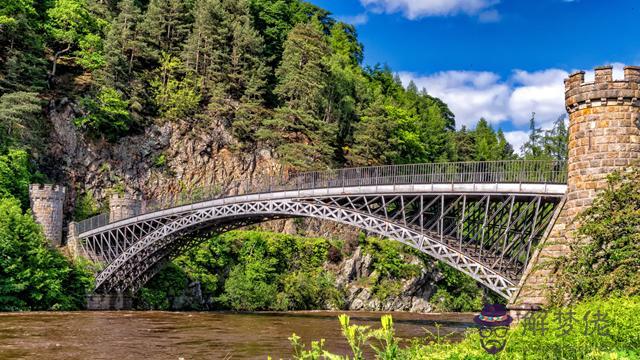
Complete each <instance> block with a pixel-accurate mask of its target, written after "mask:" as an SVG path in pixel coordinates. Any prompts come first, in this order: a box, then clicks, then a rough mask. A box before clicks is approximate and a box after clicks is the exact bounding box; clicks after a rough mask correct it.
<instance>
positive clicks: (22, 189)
mask: <svg viewBox="0 0 640 360" xmlns="http://www.w3.org/2000/svg"><path fill="white" fill-rule="evenodd" d="M33 179H34V176H33V175H32V174H31V164H30V163H29V155H28V154H27V152H26V151H25V150H19V149H9V150H7V151H6V153H5V154H2V155H0V198H16V199H18V200H19V201H20V204H21V205H22V208H23V209H28V208H29V184H31V182H32V180H33Z"/></svg>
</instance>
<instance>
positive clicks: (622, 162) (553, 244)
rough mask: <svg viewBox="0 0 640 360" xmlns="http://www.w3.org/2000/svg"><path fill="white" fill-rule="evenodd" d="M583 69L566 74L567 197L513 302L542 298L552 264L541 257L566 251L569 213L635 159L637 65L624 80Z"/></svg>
mask: <svg viewBox="0 0 640 360" xmlns="http://www.w3.org/2000/svg"><path fill="white" fill-rule="evenodd" d="M584 74H585V73H584V71H580V72H576V73H574V74H571V75H570V76H569V78H568V79H566V80H565V104H566V107H567V112H568V113H569V161H568V166H569V169H568V171H569V172H568V179H567V185H568V187H567V196H566V201H565V203H564V206H563V208H562V210H561V212H560V214H559V216H558V218H557V220H556V222H555V225H554V226H553V228H552V230H551V232H550V234H549V236H548V237H547V239H546V240H544V243H543V244H542V245H541V250H539V251H538V253H537V254H535V255H534V258H533V259H532V261H531V264H530V265H529V267H530V269H528V270H527V271H526V272H525V275H524V277H523V281H522V283H521V285H522V286H521V290H520V292H519V294H517V295H516V298H515V303H516V304H544V303H545V295H546V293H545V290H546V289H547V288H548V287H549V286H550V285H551V284H552V283H553V275H552V271H553V270H552V269H551V268H550V267H549V266H544V263H545V262H547V261H548V260H550V259H554V258H558V257H561V256H566V255H567V254H568V253H569V251H570V249H569V245H568V244H569V242H570V241H571V239H572V238H573V232H574V230H575V228H576V223H575V221H574V219H575V218H576V215H578V214H579V213H580V212H582V211H583V210H584V209H586V208H588V207H589V206H590V205H591V203H592V201H593V199H594V197H595V196H596V193H597V192H598V190H602V189H604V188H605V187H606V185H607V180H606V178H607V175H608V174H610V173H612V172H614V171H616V170H624V169H625V168H627V167H629V166H630V165H632V164H634V163H636V162H637V161H638V159H640V128H639V126H640V123H639V122H638V121H639V119H640V117H639V115H640V67H635V66H628V67H625V69H624V80H613V68H612V67H611V66H603V67H598V68H596V69H595V79H594V81H593V82H588V83H587V82H585V81H584ZM532 265H533V266H532ZM538 265H539V266H538Z"/></svg>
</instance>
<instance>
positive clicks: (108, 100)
mask: <svg viewBox="0 0 640 360" xmlns="http://www.w3.org/2000/svg"><path fill="white" fill-rule="evenodd" d="M363 64H364V49H363V45H362V44H361V43H360V42H359V41H358V37H357V33H356V30H355V28H354V27H353V26H351V25H348V24H345V23H342V22H339V21H337V20H335V19H334V18H333V17H331V15H330V14H329V13H328V12H327V11H326V10H323V9H321V8H319V7H317V6H314V5H312V4H309V3H306V2H303V1H300V0H273V1H272V0H45V1H35V0H5V1H3V2H2V5H1V6H0V197H1V198H2V199H3V200H2V201H3V202H2V203H1V204H0V210H2V209H5V210H2V211H6V212H7V214H10V215H11V216H9V215H7V216H6V217H2V219H0V225H1V226H2V229H3V231H5V233H6V234H5V235H3V237H2V238H1V239H0V240H1V241H4V242H3V243H1V246H0V261H4V260H3V259H10V261H11V263H9V262H7V263H6V264H5V263H2V264H0V272H1V271H4V272H5V273H2V277H1V279H3V280H2V281H5V280H4V279H9V280H6V281H7V284H5V283H2V282H1V281H0V308H3V309H18V308H22V309H28V308H38V309H40V308H43V309H46V308H70V307H73V306H72V305H71V303H72V300H70V299H62V298H61V299H57V298H56V299H50V300H47V301H46V302H43V301H38V300H37V299H28V301H26V302H25V301H23V302H15V301H14V300H15V299H16V298H19V299H24V298H26V297H27V295H25V294H28V293H29V292H30V291H32V290H29V289H31V287H32V286H35V285H34V284H35V283H33V281H35V280H34V278H32V277H30V276H28V273H29V272H30V271H34V269H47V267H48V266H49V267H51V269H54V268H55V269H58V270H59V271H58V270H56V271H53V270H52V271H51V274H53V275H51V276H53V278H52V279H51V281H50V282H49V283H46V284H49V285H47V286H52V287H55V289H57V291H59V293H65V292H68V293H73V294H77V293H78V288H79V287H78V286H76V285H77V283H76V282H74V281H73V280H72V279H73V278H78V277H82V276H84V275H82V272H79V270H78V269H76V268H75V267H70V266H69V265H68V264H66V265H64V264H63V263H62V262H60V261H59V260H60V259H59V258H58V257H56V256H58V254H55V251H54V250H50V249H46V247H45V242H44V237H43V236H42V234H41V232H40V231H39V229H38V227H37V226H35V225H34V223H33V219H32V218H31V217H30V216H29V215H28V213H27V210H28V207H29V202H28V184H29V183H34V182H60V183H63V184H64V185H65V186H67V189H68V194H69V196H68V197H69V199H67V201H68V203H69V204H67V214H66V218H67V220H82V219H84V218H86V217H89V216H92V215H95V214H96V213H98V212H100V211H101V210H103V209H104V208H105V206H106V202H107V201H108V200H107V198H108V194H109V192H124V191H125V190H131V189H134V190H135V191H138V192H143V193H145V192H146V191H145V190H149V189H151V190H149V191H147V192H146V194H145V195H157V194H158V193H162V192H163V190H162V188H165V187H170V186H169V185H171V186H172V188H171V189H170V191H173V193H176V192H181V191H186V190H189V189H192V188H193V187H195V186H199V185H208V184H210V183H211V182H215V181H220V179H232V178H233V177H235V178H240V177H247V176H251V177H253V176H254V175H256V176H257V175H259V174H260V173H264V172H260V171H262V168H261V169H260V171H258V170H256V168H258V167H259V166H257V165H256V160H255V158H256V157H258V156H257V155H256V154H261V151H262V150H266V151H267V152H268V154H273V159H272V158H271V155H269V157H268V160H269V161H271V160H274V161H275V162H276V163H278V164H280V165H279V166H283V167H284V168H286V169H288V170H294V171H295V170H310V169H324V168H329V167H344V166H359V165H377V164H396V163H411V162H434V161H467V160H500V159H512V158H517V157H519V156H524V157H526V158H534V159H548V158H556V159H562V158H564V157H565V156H566V155H565V147H566V129H565V128H564V122H563V119H562V118H560V119H559V121H558V122H557V123H556V126H555V128H554V129H553V130H551V131H546V132H544V131H541V130H540V129H539V128H537V127H536V125H535V121H534V120H533V118H532V122H531V136H530V139H529V141H528V142H527V144H526V145H525V146H524V147H523V149H522V155H518V154H516V152H514V149H513V148H512V147H511V146H510V145H509V143H508V142H507V141H506V139H505V136H504V134H503V132H502V131H501V130H495V129H493V128H492V127H491V126H490V124H489V123H488V122H487V121H485V120H484V119H479V121H478V123H477V126H476V127H475V128H474V129H466V128H464V127H462V128H460V129H457V128H456V123H455V117H454V114H453V113H452V112H451V111H450V110H449V108H448V107H447V105H446V104H445V103H443V102H442V101H441V100H440V99H438V98H435V97H433V96H430V95H429V93H428V91H429V89H418V88H417V87H416V86H415V84H413V83H410V84H407V85H408V86H406V87H405V86H403V84H402V83H401V82H400V80H399V78H398V77H397V76H395V75H394V72H393V71H392V70H391V69H390V68H389V67H387V66H385V65H374V66H365V65H363ZM61 139H62V140H61ZM194 139H195V140H194ZM229 154H232V155H233V156H232V155H229ZM243 156H245V157H247V158H251V159H252V160H251V161H248V162H247V163H241V161H240V160H238V159H241V158H242V157H243ZM216 161H218V162H216ZM234 162H238V164H236V163H234ZM211 164H212V165H211ZM267 165H268V166H271V164H270V163H269V162H268V161H267ZM266 167H267V166H263V168H266ZM219 168H220V169H222V170H218V169H219ZM167 179H168V180H167ZM165 180H166V181H165ZM163 181H164V182H163ZM89 182H91V183H89ZM148 184H151V185H149V186H146V185H148ZM167 184H169V185H167ZM145 186H146V187H145ZM159 189H160V190H159ZM167 191H169V190H167ZM149 193H151V194H149ZM16 199H17V200H16ZM3 222H6V224H4V223H3ZM22 222H26V223H27V225H28V226H26V227H21V226H18V223H22ZM25 229H27V230H25ZM28 229H31V230H28ZM7 239H9V240H7ZM26 239H28V241H27V240H26ZM17 244H21V245H20V246H22V247H19V246H18V245H17ZM362 245H363V246H367V245H366V244H364V243H363V244H362ZM25 246H26V247H28V246H30V247H31V248H33V249H38V251H36V252H35V253H34V254H36V255H34V256H36V257H35V258H28V259H27V258H25V259H23V260H20V256H21V255H22V254H27V253H29V252H28V251H27V250H25ZM29 254H30V253H29ZM38 254H40V255H38ZM234 254H235V253H234ZM236 255H237V254H236ZM236 255H234V256H236ZM37 256H43V257H44V260H42V259H40V258H39V257H37ZM47 259H49V260H47ZM36 263H37V265H34V264H36ZM38 271H39V270H38ZM43 271H44V272H46V270H43ZM225 271H228V269H227V270H225ZM20 274H21V276H22V277H20V276H18V275H20ZM25 274H26V275H25ZM244 275H246V274H244ZM238 276H240V275H238ZM383 280H384V279H383V278H380V279H377V278H376V280H375V281H380V282H382V281H383ZM83 281H85V280H83ZM283 284H284V283H283ZM36 285H37V284H36ZM40 285H41V284H40ZM282 286H284V285H282ZM376 286H377V285H376ZM394 286H396V285H394ZM69 287H71V288H72V289H71V290H69V289H70V288H69ZM396 288H397V286H396ZM65 289H66V290H65ZM45 290H46V288H44V290H42V291H45ZM45 292H46V291H45ZM36 294H37V293H36ZM74 296H75V295H74ZM74 301H75V300H74ZM16 304H18V305H16ZM19 304H22V305H19ZM56 304H58V305H56ZM459 308H463V307H459Z"/></svg>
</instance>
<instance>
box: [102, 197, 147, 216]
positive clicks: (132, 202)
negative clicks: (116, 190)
mask: <svg viewBox="0 0 640 360" xmlns="http://www.w3.org/2000/svg"><path fill="white" fill-rule="evenodd" d="M141 211H142V198H141V197H139V196H134V195H122V196H121V195H118V194H113V195H111V198H110V199H109V222H114V221H118V220H122V219H126V218H130V217H133V216H138V215H140V213H141Z"/></svg>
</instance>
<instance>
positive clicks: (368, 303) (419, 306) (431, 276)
mask: <svg viewBox="0 0 640 360" xmlns="http://www.w3.org/2000/svg"><path fill="white" fill-rule="evenodd" d="M405 256H406V257H407V260H408V261H409V262H410V263H412V264H415V265H421V264H422V262H421V261H420V260H419V259H417V258H415V257H412V256H409V255H405ZM372 264H373V257H372V256H371V254H366V253H364V252H363V250H362V248H361V247H358V248H356V250H355V252H354V253H353V254H352V255H351V256H350V257H348V258H346V259H344V260H343V262H342V263H341V264H340V265H339V266H338V269H337V273H336V284H337V285H338V286H339V287H341V288H343V289H344V291H345V295H346V298H345V309H347V310H370V311H413V312H430V311H432V310H433V306H432V305H431V304H430V303H429V299H430V298H431V295H432V294H433V293H434V291H435V282H436V281H437V280H438V279H439V277H440V275H439V274H438V272H437V271H435V269H429V270H433V271H426V270H423V271H422V273H421V274H420V275H419V276H418V277H416V278H413V279H408V280H398V281H400V282H401V289H400V291H399V293H398V294H397V295H390V296H388V297H386V298H384V299H379V298H378V297H377V296H376V294H375V293H374V291H373V290H372V287H371V286H369V283H370V281H368V280H369V278H370V277H376V273H375V270H374V269H373V268H372Z"/></svg>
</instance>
